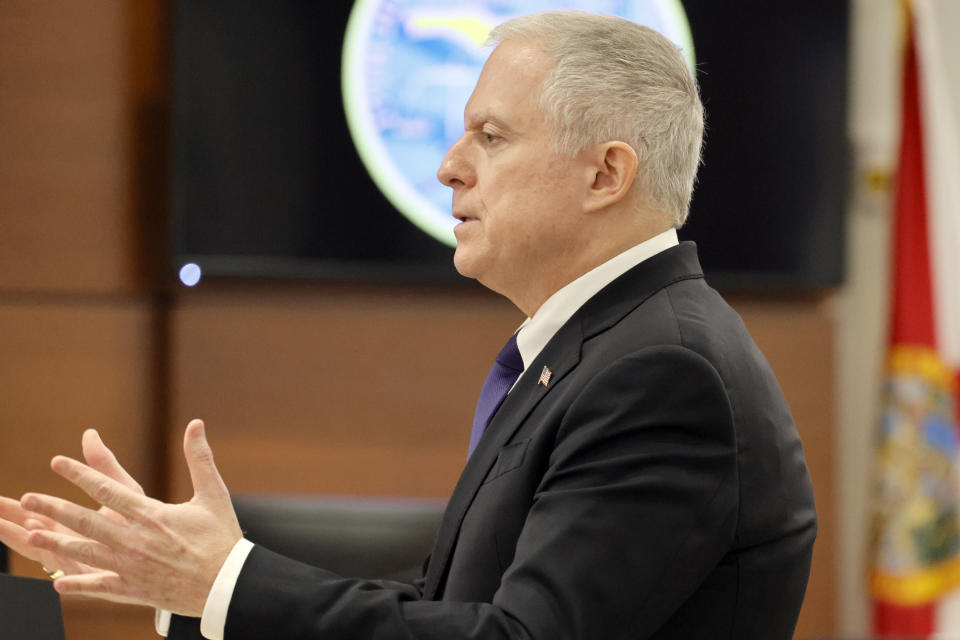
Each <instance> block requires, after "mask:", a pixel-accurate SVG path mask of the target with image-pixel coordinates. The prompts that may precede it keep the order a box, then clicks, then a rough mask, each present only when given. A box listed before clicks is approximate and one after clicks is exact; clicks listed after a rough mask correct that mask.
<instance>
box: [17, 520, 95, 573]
mask: <svg viewBox="0 0 960 640" xmlns="http://www.w3.org/2000/svg"><path fill="white" fill-rule="evenodd" d="M28 522H29V521H28ZM29 535H30V532H29V531H28V530H27V529H24V528H22V527H20V526H18V525H16V524H13V523H12V522H8V521H6V520H0V542H3V543H4V544H5V545H7V546H8V547H9V548H11V549H13V550H14V551H15V552H17V553H19V554H20V555H22V556H23V557H24V558H26V559H28V560H33V561H34V562H39V563H40V564H42V565H43V566H45V567H50V568H53V569H63V570H64V571H66V572H67V573H80V572H82V571H84V570H85V569H84V567H82V566H81V565H80V564H78V563H76V562H74V561H73V560H70V559H69V558H64V557H61V556H57V555H55V554H51V553H48V552H45V551H42V550H40V549H37V548H36V547H33V546H31V545H30V544H29V543H28V542H27V537H28V536H29Z"/></svg>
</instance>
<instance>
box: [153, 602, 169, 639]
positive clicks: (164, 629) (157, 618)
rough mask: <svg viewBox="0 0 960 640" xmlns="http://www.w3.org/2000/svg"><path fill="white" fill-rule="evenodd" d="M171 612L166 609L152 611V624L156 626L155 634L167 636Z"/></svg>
mask: <svg viewBox="0 0 960 640" xmlns="http://www.w3.org/2000/svg"><path fill="white" fill-rule="evenodd" d="M171 616H172V614H171V613H170V612H169V611H167V610H166V609H155V610H154V612H153V626H154V627H156V628H157V635H158V636H163V637H164V638H166V637H167V634H168V633H170V617H171Z"/></svg>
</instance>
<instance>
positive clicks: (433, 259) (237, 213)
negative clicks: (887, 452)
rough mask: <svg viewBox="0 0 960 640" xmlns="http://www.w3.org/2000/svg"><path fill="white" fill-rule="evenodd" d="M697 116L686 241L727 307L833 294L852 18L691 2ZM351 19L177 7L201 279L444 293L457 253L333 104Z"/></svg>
mask: <svg viewBox="0 0 960 640" xmlns="http://www.w3.org/2000/svg"><path fill="white" fill-rule="evenodd" d="M684 5H685V7H686V10H687V15H688V19H689V21H690V25H691V29H692V31H693V38H694V47H695V50H696V56H697V79H698V82H699V83H700V87H701V95H702V97H703V101H704V104H705V106H706V110H707V140H706V146H705V149H704V165H703V167H702V168H701V171H700V174H699V183H698V186H697V188H696V190H695V193H694V200H693V205H692V211H691V216H690V219H689V222H688V223H687V225H686V226H685V227H684V228H683V229H682V230H681V237H682V238H684V239H692V240H695V241H697V243H698V245H699V247H700V254H701V258H702V261H703V263H704V268H705V270H706V273H707V277H708V280H710V282H711V283H713V284H714V285H716V286H719V287H721V288H724V289H726V290H753V291H758V290H759V291H765V290H776V291H781V290H807V289H819V288H823V287H829V286H832V285H836V284H838V283H840V282H841V280H842V275H843V246H844V240H843V209H844V204H845V202H844V188H845V182H846V164H847V155H848V154H847V142H846V122H845V118H846V81H847V31H848V15H847V12H848V8H847V3H845V2H836V1H835V0H810V1H805V2H789V3H786V2H776V3H771V2H764V1H760V0H756V1H747V0H739V1H736V2H723V3H720V2H716V1H715V0H687V1H686V2H684ZM351 6H352V2H350V1H349V0H330V1H329V2H324V3H317V2H311V1H306V0H277V1H275V2H271V3H261V2H257V1H255V0H234V1H231V2H222V1H216V0H192V1H191V2H183V3H178V6H177V12H176V17H175V44H174V60H175V62H174V117H173V120H174V163H173V174H174V180H173V192H172V198H171V201H172V207H173V233H172V238H173V252H172V254H173V255H172V261H173V266H174V267H175V268H179V266H180V265H181V264H183V263H184V262H188V261H194V262H197V263H199V264H200V265H201V267H202V268H203V269H204V274H205V276H211V275H212V276H228V277H270V278H299V277H311V278H314V277H315V278H322V279H337V280H342V279H347V280H388V279H403V280H413V281H437V280H439V281H449V280H451V279H454V278H456V274H455V271H454V270H453V268H452V265H451V259H452V249H450V248H448V247H446V246H443V245H442V244H440V243H439V242H437V241H435V240H434V239H433V238H431V237H430V236H428V235H427V234H425V233H424V232H422V231H420V230H419V229H417V228H416V227H415V226H414V225H413V224H412V223H410V222H408V221H407V219H406V218H405V217H403V216H402V215H401V214H399V213H398V212H397V211H396V210H395V209H394V208H393V206H392V205H391V204H390V203H389V202H388V201H387V200H386V198H385V197H384V196H382V195H381V194H380V191H379V190H378V189H377V187H376V186H375V185H374V183H373V181H372V180H371V179H370V177H369V176H368V174H367V172H366V169H365V168H364V166H363V165H362V163H361V161H360V159H359V157H358V156H357V154H356V152H355V151H354V148H353V144H352V141H351V139H350V134H349V131H348V129H347V125H346V121H345V117H344V114H343V107H342V100H341V96H340V77H339V72H340V50H341V47H342V44H343V32H344V27H345V25H346V21H347V16H348V14H349V11H350V7H351Z"/></svg>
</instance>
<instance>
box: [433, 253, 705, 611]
mask: <svg viewBox="0 0 960 640" xmlns="http://www.w3.org/2000/svg"><path fill="white" fill-rule="evenodd" d="M702 277H703V273H702V271H701V269H700V263H699V261H698V260H697V252H696V245H694V244H693V243H692V242H683V243H681V244H680V245H679V246H675V247H673V248H671V249H667V250H666V251H663V252H661V253H658V254H657V255H655V256H653V257H651V258H649V259H648V260H646V261H644V262H642V263H640V264H639V265H637V266H636V267H634V268H633V269H631V270H629V271H627V272H626V273H625V274H623V275H622V276H620V277H619V278H617V279H616V280H614V281H613V282H611V283H610V284H608V285H607V286H606V287H604V288H603V289H602V290H600V292H599V293H597V294H596V295H595V296H593V297H592V298H590V300H588V301H587V302H586V303H585V304H584V305H583V306H582V307H581V308H580V309H579V310H578V311H577V312H576V313H575V314H574V315H573V316H572V317H571V318H570V319H569V320H568V321H567V322H566V323H565V324H564V325H563V326H562V327H561V328H560V330H559V331H557V333H556V334H555V335H554V336H553V338H552V339H551V340H550V341H549V342H548V343H547V346H546V347H544V349H543V350H542V351H541V352H540V354H539V355H538V356H537V357H536V359H534V361H533V362H532V363H531V364H530V366H528V367H527V369H526V371H525V372H524V374H523V375H522V376H521V377H520V379H519V380H518V381H517V383H516V386H514V388H513V390H512V391H511V392H510V393H509V395H507V397H506V399H505V400H504V401H503V404H502V405H501V406H500V408H499V409H498V410H497V412H496V413H495V414H494V416H493V418H492V419H491V421H490V424H489V425H488V427H487V430H486V432H485V433H484V435H483V438H482V439H481V440H480V444H479V445H478V446H477V448H476V450H475V451H474V452H473V455H472V456H470V459H469V460H468V462H467V465H466V467H465V468H464V470H463V473H462V474H461V475H460V479H459V480H458V481H457V486H456V488H455V489H454V490H453V495H452V496H451V497H450V502H449V503H448V504H447V509H446V512H445V513H444V516H443V522H442V524H441V525H440V531H439V534H438V537H437V542H436V544H435V545H434V549H433V554H432V555H431V559H430V564H429V566H428V569H427V575H426V583H425V585H424V594H423V597H424V598H425V599H428V600H429V599H434V598H436V597H437V595H438V590H439V587H440V583H441V581H442V578H443V575H444V573H445V571H446V567H447V564H448V563H449V561H450V556H451V555H452V552H453V547H454V544H455V542H456V539H457V536H458V535H459V531H460V524H461V522H462V521H463V517H464V515H465V514H466V512H467V509H468V508H469V506H470V503H471V502H473V499H474V497H475V496H476V494H477V491H478V490H479V489H480V485H481V484H482V483H483V480H484V478H485V477H486V476H487V473H489V471H490V468H491V467H492V465H493V464H494V462H496V459H497V456H498V455H499V453H500V450H501V449H502V448H503V447H504V445H506V444H507V442H508V441H509V440H510V438H511V437H512V436H513V434H514V433H515V432H516V430H517V429H518V428H519V427H520V425H521V424H522V423H523V421H524V420H525V419H526V417H527V416H528V415H529V414H530V412H531V411H533V409H534V408H535V407H536V406H537V405H538V404H539V403H540V401H541V400H543V399H544V398H545V397H546V395H547V394H548V393H549V392H550V391H551V390H552V389H554V388H556V386H557V383H559V382H560V380H562V379H563V378H564V377H565V376H566V375H567V374H568V373H569V372H570V371H572V370H573V369H574V367H576V365H577V364H578V363H579V362H580V349H581V346H582V345H583V342H584V341H585V340H588V339H589V338H591V337H593V336H595V335H597V334H599V333H601V332H603V331H605V330H606V329H608V328H610V327H611V326H613V325H614V324H616V323H617V322H619V321H620V320H621V319H622V318H623V317H624V316H625V315H627V314H628V313H630V312H631V311H632V310H633V309H635V308H637V307H638V306H639V305H641V304H643V302H644V301H645V300H646V299H647V298H649V297H650V296H651V295H653V294H654V293H656V292H657V291H660V290H661V289H663V288H664V287H666V286H667V285H669V284H672V283H674V282H678V281H680V280H687V279H692V278H702ZM544 367H547V368H548V369H549V370H550V372H551V375H550V380H549V383H548V384H546V385H544V384H542V383H541V382H539V379H540V376H541V373H542V372H543V370H544Z"/></svg>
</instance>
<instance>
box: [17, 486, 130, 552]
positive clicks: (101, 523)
mask: <svg viewBox="0 0 960 640" xmlns="http://www.w3.org/2000/svg"><path fill="white" fill-rule="evenodd" d="M21 503H22V504H23V508H24V509H27V510H29V511H34V512H36V513H39V514H41V515H45V516H47V517H49V518H51V519H53V520H56V521H57V522H59V523H60V524H62V525H63V526H65V527H67V528H68V529H71V530H73V531H75V532H76V533H78V534H79V535H80V536H82V537H84V538H92V539H94V540H98V541H100V542H105V543H107V544H109V545H111V546H119V545H121V544H122V542H123V536H124V530H125V529H126V527H125V526H124V525H122V524H117V523H115V522H112V521H111V520H109V519H108V518H106V517H104V516H103V515H102V514H100V513H97V512H96V511H93V510H91V509H87V508H86V507H81V506H80V505H76V504H73V503H72V502H70V501H68V500H63V499H62V498H57V497H54V496H47V495H43V494H39V493H27V494H24V496H23V498H22V499H21ZM35 533H43V531H37V532H35ZM55 533H57V535H67V534H64V533H61V532H55Z"/></svg>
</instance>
